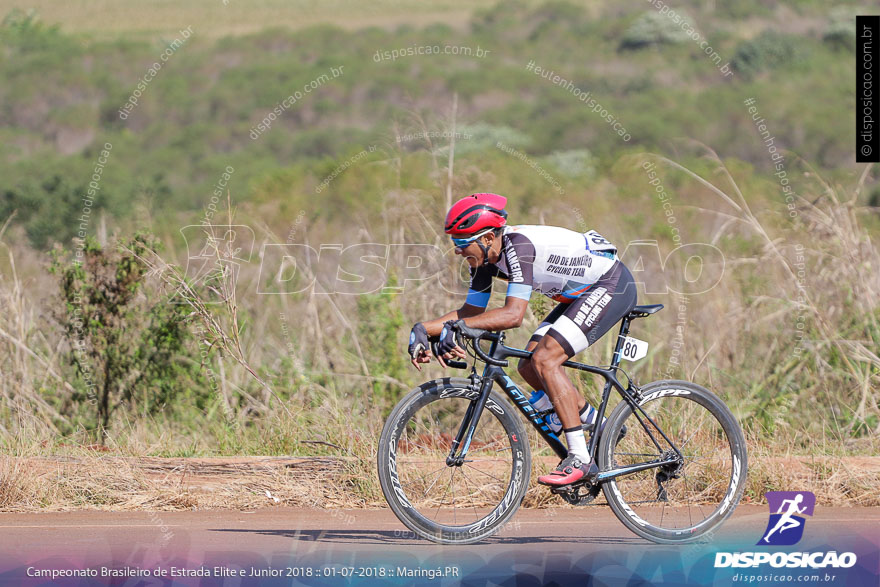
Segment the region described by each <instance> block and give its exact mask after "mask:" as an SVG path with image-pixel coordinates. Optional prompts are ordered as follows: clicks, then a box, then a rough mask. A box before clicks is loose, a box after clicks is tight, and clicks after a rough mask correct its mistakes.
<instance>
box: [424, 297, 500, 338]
mask: <svg viewBox="0 0 880 587" xmlns="http://www.w3.org/2000/svg"><path fill="white" fill-rule="evenodd" d="M485 311H486V308H481V307H480V306H472V305H471V304H467V303H465V304H464V305H463V306H462V307H461V308H459V309H457V310H453V311H451V312H447V313H446V314H443V315H442V316H440V317H439V318H434V319H433V320H428V321H426V322H422V324H423V325H424V326H425V330H427V331H428V336H437V335H439V334H440V331H441V330H443V324H444V323H445V322H446V321H448V320H461V319H462V318H470V317H472V316H477V315H479V314H482V313H483V312H485Z"/></svg>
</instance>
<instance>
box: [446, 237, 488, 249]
mask: <svg viewBox="0 0 880 587" xmlns="http://www.w3.org/2000/svg"><path fill="white" fill-rule="evenodd" d="M480 236H482V235H477V236H472V237H470V238H453V239H452V244H454V245H455V248H457V249H463V248H465V247H466V246H468V245H469V244H471V243H472V242H474V241H475V240H477V239H478V238H480Z"/></svg>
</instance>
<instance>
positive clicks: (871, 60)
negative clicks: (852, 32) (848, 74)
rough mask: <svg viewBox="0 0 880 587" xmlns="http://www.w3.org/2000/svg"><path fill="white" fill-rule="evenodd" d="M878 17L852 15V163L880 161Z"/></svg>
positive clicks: (879, 43)
mask: <svg viewBox="0 0 880 587" xmlns="http://www.w3.org/2000/svg"><path fill="white" fill-rule="evenodd" d="M878 73H880V16H878V15H870V16H856V162H857V163H880V110H878V105H880V100H878V94H880V77H878Z"/></svg>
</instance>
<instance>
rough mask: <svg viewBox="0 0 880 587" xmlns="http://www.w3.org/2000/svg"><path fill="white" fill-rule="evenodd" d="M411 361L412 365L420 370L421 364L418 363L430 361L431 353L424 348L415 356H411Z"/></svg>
mask: <svg viewBox="0 0 880 587" xmlns="http://www.w3.org/2000/svg"><path fill="white" fill-rule="evenodd" d="M411 362H412V364H413V367H415V368H416V369H418V370H419V371H421V370H422V366H421V364H420V363H430V362H431V353H429V352H428V351H426V350H422V351H419V353H418V354H417V355H416V356H415V357H413V358H412V361H411Z"/></svg>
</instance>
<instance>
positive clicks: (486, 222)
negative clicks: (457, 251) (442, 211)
mask: <svg viewBox="0 0 880 587" xmlns="http://www.w3.org/2000/svg"><path fill="white" fill-rule="evenodd" d="M506 204H507V198H505V197H504V196H499V195H498V194H471V195H470V196H467V197H466V198H462V199H460V200H459V201H457V202H456V203H455V204H453V205H452V208H450V209H449V212H447V213H446V229H445V230H446V234H450V235H452V236H453V237H465V236H471V235H474V234H476V233H478V232H481V231H483V230H486V229H487V228H500V227H502V226H504V225H505V224H507V210H505V209H504V206H505V205H506Z"/></svg>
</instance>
